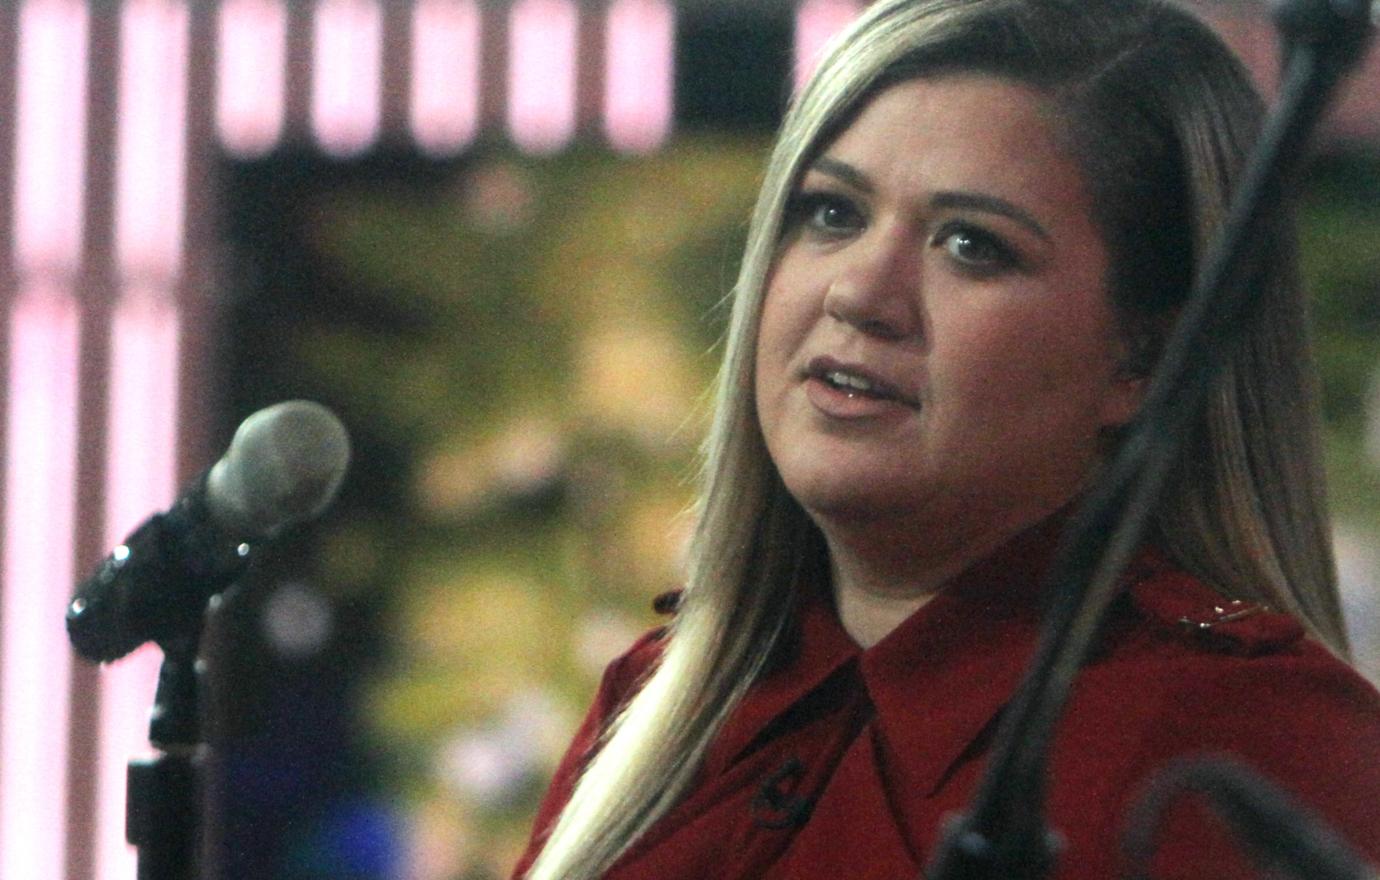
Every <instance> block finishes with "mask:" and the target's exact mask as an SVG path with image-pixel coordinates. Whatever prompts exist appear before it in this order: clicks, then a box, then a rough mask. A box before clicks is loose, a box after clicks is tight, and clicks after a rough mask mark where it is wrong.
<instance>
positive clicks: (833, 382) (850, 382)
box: [806, 358, 918, 406]
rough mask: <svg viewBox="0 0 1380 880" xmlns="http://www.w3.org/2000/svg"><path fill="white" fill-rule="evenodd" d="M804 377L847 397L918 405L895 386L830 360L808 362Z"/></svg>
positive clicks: (860, 370)
mask: <svg viewBox="0 0 1380 880" xmlns="http://www.w3.org/2000/svg"><path fill="white" fill-rule="evenodd" d="M806 375H807V376H808V377H809V378H812V379H816V380H818V381H819V382H821V383H822V384H824V385H826V386H828V387H829V388H832V389H834V390H835V391H839V392H842V393H843V394H845V395H847V396H849V397H853V398H867V399H869V400H888V401H895V402H897V403H903V404H905V405H907V406H917V405H918V404H917V403H916V402H915V401H914V400H911V399H910V398H908V397H906V396H905V395H904V394H902V393H901V390H900V389H899V388H897V387H896V386H895V385H892V384H891V383H889V382H886V381H885V380H883V379H880V378H878V377H877V376H875V375H872V374H871V373H869V372H867V371H865V370H862V369H859V368H857V367H852V366H846V365H844V364H841V363H838V362H837V361H834V360H832V359H830V358H815V359H814V360H813V361H811V362H810V366H809V368H808V369H807V370H806Z"/></svg>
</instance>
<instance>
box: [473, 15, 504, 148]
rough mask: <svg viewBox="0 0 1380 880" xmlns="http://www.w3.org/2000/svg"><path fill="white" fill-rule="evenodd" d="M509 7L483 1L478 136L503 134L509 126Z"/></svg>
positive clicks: (480, 35) (480, 39) (480, 38)
mask: <svg viewBox="0 0 1380 880" xmlns="http://www.w3.org/2000/svg"><path fill="white" fill-rule="evenodd" d="M508 8H509V4H507V3H503V4H489V3H482V4H480V20H481V26H480V29H479V137H481V138H484V137H486V135H488V136H493V135H491V134H490V132H493V133H495V134H497V135H498V136H502V133H503V132H505V131H506V130H507V127H508V117H507V109H508Z"/></svg>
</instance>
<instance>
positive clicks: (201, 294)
mask: <svg viewBox="0 0 1380 880" xmlns="http://www.w3.org/2000/svg"><path fill="white" fill-rule="evenodd" d="M219 7H220V4H219V3H218V2H213V0H201V2H194V3H193V5H192V7H191V16H190V20H189V22H188V28H189V30H188V34H187V45H188V50H189V55H190V58H189V64H188V66H187V116H186V119H187V154H186V155H187V169H186V171H187V173H186V181H187V183H186V194H185V199H186V206H187V210H186V212H185V217H186V221H185V222H186V233H185V237H184V241H185V246H184V248H183V267H182V274H181V278H180V279H179V281H178V288H177V303H178V315H179V335H180V349H179V361H180V370H179V381H178V399H177V413H178V450H177V451H178V455H177V471H178V472H177V477H178V484H179V485H181V484H183V483H186V482H187V481H188V480H189V479H191V477H192V475H193V474H195V473H197V472H199V471H200V470H201V469H202V468H203V467H205V466H206V464H207V463H208V461H209V458H210V456H211V455H212V454H213V451H212V448H211V440H210V438H211V434H212V433H213V425H214V423H215V414H216V413H217V412H219V409H220V407H219V404H220V403H221V401H220V400H219V399H218V398H217V393H216V389H217V388H220V387H222V383H221V382H220V381H219V379H220V377H219V376H218V375H217V374H216V371H215V366H214V341H215V340H214V337H215V334H216V331H217V329H218V327H219V326H220V325H219V315H218V311H219V308H220V303H219V297H218V290H217V283H216V278H215V273H214V263H213V259H212V257H213V255H214V254H215V253H216V192H217V189H218V176H219V174H218V166H219V161H220V149H219V142H218V140H217V133H216V89H217V82H216V71H217V69H218V66H219V55H218V48H219V47H218V46H217V45H216V37H217V16H218V14H219Z"/></svg>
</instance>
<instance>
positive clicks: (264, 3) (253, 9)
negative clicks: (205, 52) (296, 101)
mask: <svg viewBox="0 0 1380 880" xmlns="http://www.w3.org/2000/svg"><path fill="white" fill-rule="evenodd" d="M218 40H219V46H218V48H217V50H216V62H217V67H216V86H217V96H216V129H217V130H218V131H219V133H220V141H221V144H222V145H224V147H225V149H226V150H228V151H230V152H231V153H234V154H236V155H238V156H244V157H250V156H259V155H262V154H264V153H266V152H268V151H269V150H271V149H273V146H274V145H275V144H277V143H278V138H279V137H281V136H282V132H283V112H284V102H285V97H284V91H283V88H284V87H283V78H284V72H285V70H286V59H287V12H286V10H285V9H284V7H283V3H282V0H224V3H223V4H222V5H221V7H220V29H219V37H218Z"/></svg>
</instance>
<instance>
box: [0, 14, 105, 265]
mask: <svg viewBox="0 0 1380 880" xmlns="http://www.w3.org/2000/svg"><path fill="white" fill-rule="evenodd" d="M87 28H88V26H87V14H86V5H85V3H84V2H82V0H27V2H25V3H24V5H23V6H22V7H21V8H20V11H19V51H18V55H19V58H18V107H17V109H16V116H17V119H18V122H19V124H18V126H17V131H16V142H15V178H14V180H15V198H14V209H15V218H14V254H15V261H16V263H17V264H18V267H19V269H20V271H21V272H22V273H26V274H27V273H31V272H37V271H47V270H56V271H60V272H64V273H71V272H73V271H75V269H76V267H77V263H78V260H79V256H80V254H81V248H82V215H83V207H84V199H83V190H84V189H85V186H86V180H85V168H86V166H85V161H84V154H85V149H86V56H87ZM3 129H4V125H3V122H0V130H3Z"/></svg>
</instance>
